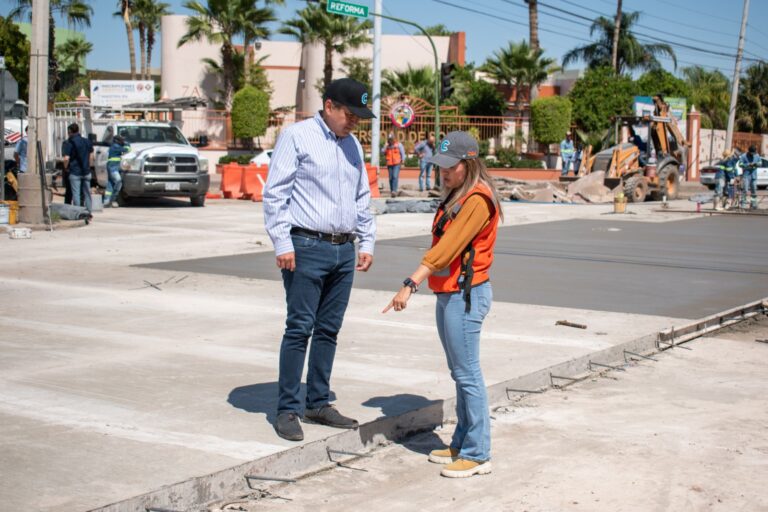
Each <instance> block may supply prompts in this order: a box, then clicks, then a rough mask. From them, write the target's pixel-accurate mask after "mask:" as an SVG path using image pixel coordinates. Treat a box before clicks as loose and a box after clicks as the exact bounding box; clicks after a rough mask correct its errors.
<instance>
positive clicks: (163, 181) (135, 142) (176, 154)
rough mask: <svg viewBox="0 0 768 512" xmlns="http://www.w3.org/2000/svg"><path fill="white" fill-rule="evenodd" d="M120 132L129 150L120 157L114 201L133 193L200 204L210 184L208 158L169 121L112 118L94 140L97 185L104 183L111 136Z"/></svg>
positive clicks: (105, 181) (132, 195) (133, 194)
mask: <svg viewBox="0 0 768 512" xmlns="http://www.w3.org/2000/svg"><path fill="white" fill-rule="evenodd" d="M115 135H120V136H122V137H123V139H125V142H126V144H127V145H129V146H130V148H131V150H130V152H128V153H126V154H125V155H123V157H122V160H121V161H120V173H121V175H122V177H123V188H122V191H121V192H120V195H119V197H118V198H117V201H118V203H119V204H125V203H127V202H128V201H130V199H131V198H135V197H162V196H173V197H189V199H190V201H191V203H192V206H203V205H204V204H205V194H206V193H207V192H208V187H209V186H210V176H209V175H208V160H207V159H206V158H204V157H201V156H200V152H199V151H198V149H197V148H196V147H194V146H192V145H191V144H190V143H189V141H187V139H186V138H185V137H184V135H182V133H181V131H180V130H179V129H178V128H177V127H176V126H173V125H172V124H170V123H162V122H153V121H114V122H112V123H110V124H108V125H107V126H106V129H105V130H104V133H103V135H102V137H101V140H100V141H97V142H96V143H95V144H94V153H95V154H94V166H95V170H96V178H97V180H98V183H99V185H101V186H104V187H105V186H106V184H107V154H108V152H109V146H110V145H111V143H112V138H113V137H114V136H115Z"/></svg>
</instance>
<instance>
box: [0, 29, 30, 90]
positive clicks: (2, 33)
mask: <svg viewBox="0 0 768 512" xmlns="http://www.w3.org/2000/svg"><path fill="white" fill-rule="evenodd" d="M0 48H2V52H3V54H4V55H5V67H6V69H7V70H8V71H9V72H10V73H11V75H13V78H15V79H16V82H18V84H19V98H28V97H29V52H30V49H29V41H28V40H27V37H26V36H25V35H24V34H22V33H21V31H20V30H19V27H17V26H16V24H15V23H13V22H12V21H10V20H9V19H6V18H3V17H2V16H0Z"/></svg>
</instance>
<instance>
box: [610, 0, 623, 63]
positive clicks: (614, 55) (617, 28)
mask: <svg viewBox="0 0 768 512" xmlns="http://www.w3.org/2000/svg"><path fill="white" fill-rule="evenodd" d="M619 32H621V0H618V2H617V5H616V22H615V25H614V27H613V49H612V50H611V66H613V70H614V71H615V72H616V73H618V72H619Z"/></svg>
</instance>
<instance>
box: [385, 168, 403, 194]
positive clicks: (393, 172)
mask: <svg viewBox="0 0 768 512" xmlns="http://www.w3.org/2000/svg"><path fill="white" fill-rule="evenodd" d="M387 170H388V171H389V190H390V191H391V192H392V193H395V192H397V179H398V178H399V177H400V166H399V165H388V166H387Z"/></svg>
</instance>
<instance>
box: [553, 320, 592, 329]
mask: <svg viewBox="0 0 768 512" xmlns="http://www.w3.org/2000/svg"><path fill="white" fill-rule="evenodd" d="M555 325H564V326H566V327H575V328H576V329H586V328H587V326H586V325H584V324H575V323H573V322H569V321H568V320H558V321H557V322H555Z"/></svg>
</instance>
